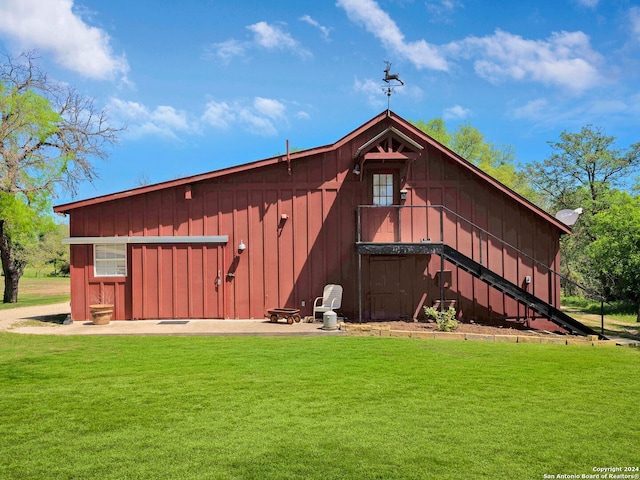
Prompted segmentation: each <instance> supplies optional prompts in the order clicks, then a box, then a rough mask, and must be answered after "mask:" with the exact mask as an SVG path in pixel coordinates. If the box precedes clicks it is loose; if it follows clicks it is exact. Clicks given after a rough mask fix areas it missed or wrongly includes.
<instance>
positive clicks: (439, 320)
mask: <svg viewBox="0 0 640 480" xmlns="http://www.w3.org/2000/svg"><path fill="white" fill-rule="evenodd" d="M424 313H425V315H426V316H427V317H431V318H433V319H435V321H436V324H437V325H438V330H440V331H442V332H452V331H454V330H456V329H457V328H458V320H457V319H456V314H457V312H456V309H455V308H454V307H449V308H448V309H447V310H437V309H436V308H434V307H424Z"/></svg>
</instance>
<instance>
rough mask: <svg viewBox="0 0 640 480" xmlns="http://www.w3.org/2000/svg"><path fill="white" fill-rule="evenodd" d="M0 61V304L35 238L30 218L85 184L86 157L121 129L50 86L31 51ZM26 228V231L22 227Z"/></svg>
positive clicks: (90, 171) (99, 152) (98, 152)
mask: <svg viewBox="0 0 640 480" xmlns="http://www.w3.org/2000/svg"><path fill="white" fill-rule="evenodd" d="M4 58H5V60H4V63H2V64H0V193H2V197H1V203H0V256H1V257H2V271H3V273H4V276H5V289H4V297H3V301H4V302H5V303H14V302H17V300H18V282H19V280H20V277H21V276H22V273H23V272H24V267H25V265H26V261H25V259H24V255H23V252H24V251H25V248H26V246H25V242H26V243H27V244H28V243H29V241H28V240H27V239H33V238H34V237H35V236H37V235H39V233H41V232H38V228H37V222H36V223H35V224H34V223H33V221H34V219H35V218H39V217H41V216H42V215H38V213H42V212H43V205H47V204H48V203H49V202H50V200H51V199H52V198H55V197H56V195H57V193H58V191H59V189H61V188H63V189H65V190H66V191H67V192H70V193H71V194H72V195H73V194H75V193H76V191H77V186H78V184H79V183H80V182H81V181H84V180H89V181H92V180H93V179H94V178H95V176H96V173H95V168H94V165H93V163H92V160H93V159H94V158H105V157H106V148H107V147H108V146H110V145H112V144H113V143H115V142H116V140H117V134H118V132H119V131H120V130H121V129H118V128H115V127H112V126H111V125H109V123H108V121H107V115H106V111H105V110H99V109H97V108H96V107H95V106H94V103H93V100H92V99H91V98H89V97H85V96H83V95H81V94H79V93H78V92H77V91H76V90H75V89H74V88H72V87H69V86H67V85H64V84H61V83H58V82H55V81H50V80H49V79H48V78H47V76H46V75H45V74H44V73H42V72H41V71H40V69H39V68H38V67H37V65H36V63H35V61H36V56H35V54H34V53H26V54H22V55H20V56H19V57H18V58H12V57H10V56H8V55H5V56H4ZM30 226H33V228H30Z"/></svg>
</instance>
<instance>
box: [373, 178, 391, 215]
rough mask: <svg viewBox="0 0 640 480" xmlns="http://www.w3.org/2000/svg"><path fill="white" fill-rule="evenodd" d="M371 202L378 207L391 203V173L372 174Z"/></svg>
mask: <svg viewBox="0 0 640 480" xmlns="http://www.w3.org/2000/svg"><path fill="white" fill-rule="evenodd" d="M373 204H374V205H377V206H379V207H386V206H388V205H393V173H374V174H373Z"/></svg>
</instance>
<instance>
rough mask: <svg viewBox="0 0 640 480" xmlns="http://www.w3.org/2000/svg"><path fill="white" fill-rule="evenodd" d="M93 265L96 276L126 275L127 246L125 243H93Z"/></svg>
mask: <svg viewBox="0 0 640 480" xmlns="http://www.w3.org/2000/svg"><path fill="white" fill-rule="evenodd" d="M93 266H94V269H95V270H94V272H95V273H94V275H95V276H96V277H126V276H127V246H126V245H125V244H113V243H112V244H108V243H105V244H95V245H94V246H93Z"/></svg>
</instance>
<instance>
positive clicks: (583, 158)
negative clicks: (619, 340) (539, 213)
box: [527, 125, 640, 293]
mask: <svg viewBox="0 0 640 480" xmlns="http://www.w3.org/2000/svg"><path fill="white" fill-rule="evenodd" d="M549 145H550V146H551V148H552V154H551V155H550V156H549V158H547V159H546V160H544V161H543V162H535V163H532V164H531V165H530V166H529V168H528V170H527V172H528V176H529V178H530V179H531V182H532V184H533V186H534V188H536V189H537V190H538V192H539V193H540V196H541V198H544V206H545V208H547V209H548V210H550V211H557V210H561V209H565V208H570V209H574V208H577V207H582V209H583V214H582V215H581V217H580V219H579V221H578V223H577V224H576V225H575V226H574V228H573V234H572V235H569V236H566V237H564V238H563V239H562V242H561V249H562V257H563V267H562V268H563V273H564V274H565V275H568V276H569V278H571V279H573V280H577V281H578V282H580V283H582V284H584V285H586V286H588V287H591V288H594V289H596V290H600V291H601V292H602V293H606V292H612V291H614V290H616V289H615V288H613V285H611V284H610V283H609V282H610V281H612V279H613V277H612V276H611V275H599V274H597V272H598V271H599V268H600V266H602V262H601V261H600V260H598V259H597V255H595V253H593V252H592V255H586V252H588V251H591V245H592V244H593V243H594V242H600V235H601V234H602V232H603V231H602V228H601V227H598V226H597V223H601V222H602V218H598V219H597V220H596V219H595V217H596V216H597V215H599V213H603V215H608V213H607V211H608V209H609V208H610V206H611V205H612V204H613V203H615V201H616V199H617V198H618V197H619V193H620V192H619V191H618V190H617V189H616V187H620V186H623V184H624V181H625V180H626V179H627V178H629V176H630V174H631V173H632V172H633V171H634V169H636V168H637V167H638V165H640V143H636V144H634V145H631V146H630V147H629V148H627V149H622V148H618V147H616V145H615V137H610V136H607V135H605V133H604V131H603V129H602V128H599V127H594V126H592V125H587V126H585V127H582V129H581V130H580V132H578V133H569V132H566V131H565V132H562V133H561V134H560V139H559V141H555V142H549ZM613 220H615V219H613ZM594 222H595V223H594ZM599 251H602V249H601V248H600V250H599ZM596 260H597V261H596ZM616 281H618V280H616Z"/></svg>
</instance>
